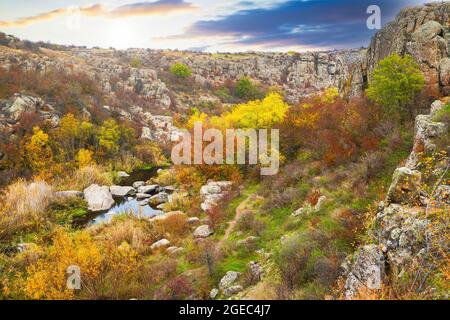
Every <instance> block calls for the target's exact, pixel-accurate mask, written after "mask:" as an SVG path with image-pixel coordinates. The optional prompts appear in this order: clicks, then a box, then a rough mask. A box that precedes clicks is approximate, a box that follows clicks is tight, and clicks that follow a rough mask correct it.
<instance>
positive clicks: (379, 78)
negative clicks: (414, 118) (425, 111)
mask: <svg viewBox="0 0 450 320" xmlns="http://www.w3.org/2000/svg"><path fill="white" fill-rule="evenodd" d="M424 84H425V79H424V77H423V74H422V72H421V71H420V69H419V65H418V64H417V63H416V62H415V61H414V60H413V58H412V57H411V56H409V55H405V56H404V57H400V56H399V55H397V54H394V55H392V56H389V57H387V58H385V59H383V60H381V61H380V63H379V64H378V67H377V68H376V69H375V70H374V71H373V74H372V81H371V83H370V85H369V88H368V89H367V97H368V98H369V99H370V100H371V101H372V102H374V103H375V104H378V105H380V106H381V107H382V108H383V111H384V112H385V113H386V114H390V115H392V114H395V115H399V116H401V117H404V116H405V114H408V113H410V110H408V106H409V104H410V103H411V102H412V101H413V99H414V97H415V96H416V95H417V93H418V92H420V91H421V90H422V88H423V86H424Z"/></svg>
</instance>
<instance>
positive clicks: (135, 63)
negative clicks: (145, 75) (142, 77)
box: [130, 58, 142, 68]
mask: <svg viewBox="0 0 450 320" xmlns="http://www.w3.org/2000/svg"><path fill="white" fill-rule="evenodd" d="M130 66H131V67H132V68H140V67H141V66H142V62H141V60H139V59H137V58H133V59H131V61H130Z"/></svg>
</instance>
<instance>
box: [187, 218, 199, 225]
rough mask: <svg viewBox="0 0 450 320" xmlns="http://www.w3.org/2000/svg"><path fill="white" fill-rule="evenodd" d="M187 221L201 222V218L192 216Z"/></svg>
mask: <svg viewBox="0 0 450 320" xmlns="http://www.w3.org/2000/svg"><path fill="white" fill-rule="evenodd" d="M187 222H188V223H189V224H197V223H199V222H200V219H199V218H197V217H191V218H188V219H187Z"/></svg>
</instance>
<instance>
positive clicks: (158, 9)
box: [0, 0, 196, 28]
mask: <svg viewBox="0 0 450 320" xmlns="http://www.w3.org/2000/svg"><path fill="white" fill-rule="evenodd" d="M195 9H196V7H195V6H194V5H192V4H191V3H187V2H184V0H159V1H156V2H139V3H131V4H126V5H123V6H119V7H116V8H113V9H108V8H107V7H105V6H104V5H102V4H95V5H90V6H85V7H73V6H72V7H68V8H59V9H55V10H51V11H48V12H44V13H40V14H36V15H34V16H29V17H23V18H18V19H15V20H10V21H0V27H4V28H10V27H23V26H28V25H32V24H34V23H38V22H42V21H46V20H52V19H55V18H57V17H59V16H63V15H67V14H72V13H73V12H77V13H79V14H81V15H85V16H91V17H96V16H101V17H106V18H111V19H115V18H125V17H133V16H146V15H167V14H171V13H176V12H186V11H192V10H195Z"/></svg>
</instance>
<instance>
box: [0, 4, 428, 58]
mask: <svg viewBox="0 0 450 320" xmlns="http://www.w3.org/2000/svg"><path fill="white" fill-rule="evenodd" d="M424 2H427V0H395V1H393V0H215V1H213V0H148V1H145V0H54V1H53V0H40V1H30V0H14V1H0V32H6V33H10V34H13V35H16V36H18V37H21V38H24V39H28V40H32V41H50V42H53V43H59V44H67V45H85V46H90V47H93V46H100V47H114V48H119V49H125V48H131V47H134V48H136V47H143V48H155V49H192V50H201V51H205V50H206V51H209V52H215V51H229V52H235V51H247V50H263V51H288V50H295V51H306V50H332V49H335V48H336V49H340V48H356V47H361V46H367V45H368V43H369V40H370V38H371V36H372V35H373V34H374V33H375V32H376V31H377V30H370V29H369V28H367V25H366V21H367V18H368V14H367V7H368V6H370V5H378V6H379V7H380V8H381V18H382V23H383V24H386V23H387V22H389V21H391V20H392V19H393V18H394V17H395V15H397V14H398V12H399V11H400V10H401V9H402V8H404V7H405V6H410V5H418V4H423V3H424Z"/></svg>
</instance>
